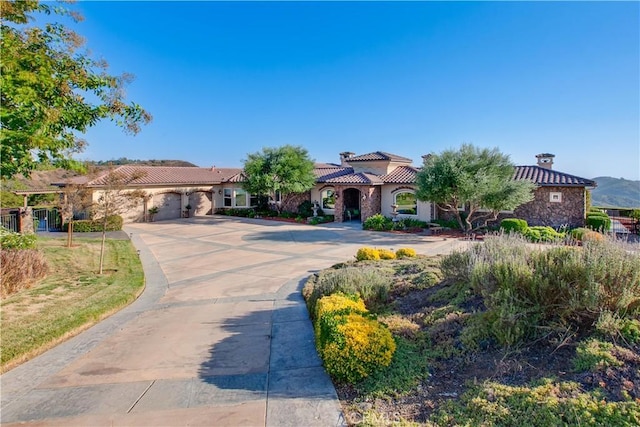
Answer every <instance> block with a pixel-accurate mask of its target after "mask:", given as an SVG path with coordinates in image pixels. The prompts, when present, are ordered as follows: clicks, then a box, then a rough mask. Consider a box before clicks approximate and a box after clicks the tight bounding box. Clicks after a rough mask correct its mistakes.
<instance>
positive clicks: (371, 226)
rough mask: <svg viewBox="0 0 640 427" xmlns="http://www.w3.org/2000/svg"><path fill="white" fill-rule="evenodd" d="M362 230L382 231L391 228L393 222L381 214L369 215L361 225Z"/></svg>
mask: <svg viewBox="0 0 640 427" xmlns="http://www.w3.org/2000/svg"><path fill="white" fill-rule="evenodd" d="M362 228H363V229H364V230H374V231H383V230H391V228H393V221H391V219H390V218H387V217H385V216H384V215H382V214H375V215H371V216H370V217H369V218H367V219H365V220H364V222H363V223H362Z"/></svg>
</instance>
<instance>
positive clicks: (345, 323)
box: [314, 293, 396, 383]
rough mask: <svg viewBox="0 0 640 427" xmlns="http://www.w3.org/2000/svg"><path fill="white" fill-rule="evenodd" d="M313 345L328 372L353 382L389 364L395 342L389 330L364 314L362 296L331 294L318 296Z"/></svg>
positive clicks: (341, 379) (365, 310)
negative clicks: (314, 342) (314, 343)
mask: <svg viewBox="0 0 640 427" xmlns="http://www.w3.org/2000/svg"><path fill="white" fill-rule="evenodd" d="M316 314H317V316H316V321H315V325H314V330H315V335H316V346H317V348H318V353H319V354H320V357H321V358H322V360H323V361H324V366H325V369H326V370H327V372H328V373H329V374H330V375H331V376H333V377H334V378H335V379H336V380H338V381H344V382H349V383H354V382H357V381H360V380H361V379H363V378H364V377H366V376H368V375H369V374H371V373H372V372H374V371H376V370H378V369H380V368H382V367H386V366H389V364H390V363H391V359H392V358H393V353H394V352H395V350H396V344H395V341H394V340H393V336H392V335H391V332H389V330H388V329H387V328H386V327H385V326H384V325H383V324H381V323H380V322H378V321H377V320H375V319H373V318H371V317H369V316H368V315H367V309H366V308H365V306H364V303H363V301H362V299H360V298H359V297H358V296H354V295H345V294H339V293H338V294H333V295H329V296H326V297H323V298H321V299H320V300H318V303H317V306H316Z"/></svg>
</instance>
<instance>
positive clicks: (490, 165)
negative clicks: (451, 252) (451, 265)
mask: <svg viewBox="0 0 640 427" xmlns="http://www.w3.org/2000/svg"><path fill="white" fill-rule="evenodd" d="M513 174H514V165H513V164H512V163H511V161H510V160H509V156H507V155H504V154H502V153H500V151H498V149H497V148H494V149H491V150H489V149H486V148H485V149H480V148H476V147H474V146H473V145H470V144H464V145H462V147H461V148H460V149H459V150H457V151H455V150H446V151H443V152H442V153H440V154H431V155H430V156H427V157H426V158H425V160H424V165H423V168H422V170H421V171H420V172H418V175H417V178H416V180H417V186H418V189H417V191H416V196H417V197H418V199H420V200H424V201H431V202H434V203H436V204H437V205H438V207H440V209H442V210H444V211H446V212H451V213H452V214H453V215H454V216H455V218H456V219H457V221H458V224H459V225H460V228H462V229H463V230H465V232H470V231H473V230H474V229H477V228H479V227H482V226H486V224H487V223H488V222H489V221H491V220H496V219H497V218H498V214H499V212H500V211H501V210H513V209H515V208H516V207H518V206H520V205H521V204H523V203H526V202H529V201H531V200H532V199H533V190H534V188H535V185H534V184H533V183H532V182H529V181H516V180H514V179H513ZM459 208H464V215H462V214H461V212H460V210H459ZM474 224H475V225H476V228H474Z"/></svg>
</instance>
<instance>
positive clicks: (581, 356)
mask: <svg viewBox="0 0 640 427" xmlns="http://www.w3.org/2000/svg"><path fill="white" fill-rule="evenodd" d="M613 348H614V346H613V344H611V343H610V342H606V341H600V340H596V339H589V340H586V341H582V342H580V344H578V348H577V349H576V357H575V358H574V360H573V366H574V368H575V369H576V371H578V372H583V371H594V370H598V369H602V368H606V367H608V366H622V364H623V363H622V362H621V361H620V360H618V358H617V357H616V356H615V355H614V354H613V353H612V350H613Z"/></svg>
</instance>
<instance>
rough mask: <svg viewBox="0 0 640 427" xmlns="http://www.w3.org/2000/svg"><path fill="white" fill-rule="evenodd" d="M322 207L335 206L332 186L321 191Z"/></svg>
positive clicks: (333, 207)
mask: <svg viewBox="0 0 640 427" xmlns="http://www.w3.org/2000/svg"><path fill="white" fill-rule="evenodd" d="M321 198H322V206H321V208H322V209H335V208H336V191H335V190H334V189H333V188H328V189H326V190H323V191H322V194H321Z"/></svg>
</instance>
